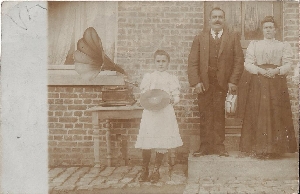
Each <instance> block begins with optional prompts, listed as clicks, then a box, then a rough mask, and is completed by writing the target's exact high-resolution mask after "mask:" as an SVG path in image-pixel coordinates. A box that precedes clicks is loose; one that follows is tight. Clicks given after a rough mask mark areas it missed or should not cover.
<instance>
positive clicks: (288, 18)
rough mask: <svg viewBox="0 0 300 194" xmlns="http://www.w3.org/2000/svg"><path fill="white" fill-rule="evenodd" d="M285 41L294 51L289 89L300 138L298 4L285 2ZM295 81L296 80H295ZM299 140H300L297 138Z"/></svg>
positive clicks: (295, 123)
mask: <svg viewBox="0 0 300 194" xmlns="http://www.w3.org/2000/svg"><path fill="white" fill-rule="evenodd" d="M283 24H284V31H283V36H284V37H283V39H284V41H287V42H289V43H290V44H291V46H292V48H293V51H294V64H293V70H292V71H291V72H290V74H289V76H288V87H289V94H290V99H291V106H292V112H293V120H294V126H295V131H296V136H297V137H298V136H299V77H298V78H293V74H294V71H295V68H299V67H297V63H298V62H299V4H298V2H284V4H283ZM293 79H294V80H293ZM297 139H298V138H297Z"/></svg>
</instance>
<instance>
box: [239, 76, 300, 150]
mask: <svg viewBox="0 0 300 194" xmlns="http://www.w3.org/2000/svg"><path fill="white" fill-rule="evenodd" d="M248 81H249V82H248V84H249V85H248V87H249V88H248V92H247V95H246V96H239V98H243V99H244V103H246V104H245V106H244V107H245V110H244V114H243V117H244V120H243V127H242V133H241V140H240V150H241V151H242V152H255V153H257V154H265V153H266V154H268V153H293V152H296V151H297V145H296V138H295V132H294V125H293V119H292V111H291V105H290V99H289V93H288V88H287V84H286V77H285V76H279V75H276V76H275V78H267V77H264V76H262V75H251V79H249V80H248Z"/></svg>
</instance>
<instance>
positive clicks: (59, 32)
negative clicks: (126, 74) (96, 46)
mask: <svg viewBox="0 0 300 194" xmlns="http://www.w3.org/2000/svg"><path fill="white" fill-rule="evenodd" d="M117 6H118V2H84V1H81V2H70V1H69V2H48V13H49V14H48V61H49V65H64V64H66V65H70V64H71V65H72V64H74V60H73V56H72V55H73V52H74V51H75V50H76V49H77V48H76V44H77V41H78V40H79V39H80V38H81V37H82V36H83V33H84V31H85V29H87V28H88V27H94V28H95V29H96V31H97V33H98V35H99V37H100V38H101V40H102V45H103V49H104V51H105V54H106V55H108V56H109V57H110V58H111V59H113V58H114V53H115V43H116V38H117Z"/></svg>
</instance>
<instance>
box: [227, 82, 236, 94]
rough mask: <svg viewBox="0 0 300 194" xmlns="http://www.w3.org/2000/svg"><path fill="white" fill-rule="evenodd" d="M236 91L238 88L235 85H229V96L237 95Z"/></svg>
mask: <svg viewBox="0 0 300 194" xmlns="http://www.w3.org/2000/svg"><path fill="white" fill-rule="evenodd" d="M236 89H237V86H236V85H235V84H232V83H228V92H229V94H233V95H234V94H236Z"/></svg>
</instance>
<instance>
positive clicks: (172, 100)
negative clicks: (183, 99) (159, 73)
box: [171, 96, 180, 105]
mask: <svg viewBox="0 0 300 194" xmlns="http://www.w3.org/2000/svg"><path fill="white" fill-rule="evenodd" d="M179 101H180V98H179V96H175V97H173V98H171V104H172V105H175V104H178V103H179Z"/></svg>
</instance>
